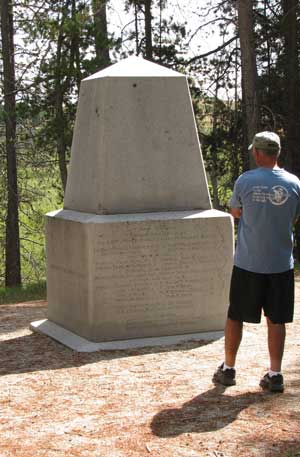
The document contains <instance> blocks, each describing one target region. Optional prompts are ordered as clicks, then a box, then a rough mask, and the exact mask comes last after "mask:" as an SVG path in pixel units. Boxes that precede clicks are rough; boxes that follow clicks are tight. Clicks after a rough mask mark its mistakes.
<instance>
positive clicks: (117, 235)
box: [32, 57, 233, 348]
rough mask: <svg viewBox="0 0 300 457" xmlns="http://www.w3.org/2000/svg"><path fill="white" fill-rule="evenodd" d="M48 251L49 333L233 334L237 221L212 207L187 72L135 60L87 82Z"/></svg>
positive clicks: (109, 337)
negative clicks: (228, 321) (229, 326)
mask: <svg viewBox="0 0 300 457" xmlns="http://www.w3.org/2000/svg"><path fill="white" fill-rule="evenodd" d="M46 245H47V298H48V319H49V320H48V321H47V322H46V323H43V324H41V325H32V328H33V329H35V330H37V331H41V329H43V331H44V332H45V333H46V334H47V332H48V334H49V335H50V336H53V337H54V338H56V336H57V335H60V334H61V333H62V334H63V335H66V334H67V335H69V336H68V338H67V340H68V341H69V343H68V345H69V346H70V344H71V343H70V338H69V337H70V334H69V333H68V332H71V333H72V334H75V335H77V337H76V338H75V340H76V343H74V344H75V346H76V345H77V344H79V343H78V341H81V340H80V338H84V339H85V340H88V342H89V343H86V342H83V343H82V341H81V343H82V344H83V346H84V345H86V344H88V345H92V346H89V347H90V348H92V347H95V346H93V345H94V344H99V343H101V342H106V341H119V340H128V339H137V338H154V337H166V336H171V335H180V334H181V335H183V334H194V333H198V332H210V331H213V330H220V329H223V327H224V321H225V313H226V309H227V304H228V288H229V278H230V273H231V267H232V258H233V221H232V217H231V216H230V215H229V214H226V213H223V212H220V211H215V210H212V209H211V201H210V197H209V191H208V187H207V181H206V176H205V170H204V166H203V160H202V155H201V149H200V144H199V140H198V135H197V129H196V124H195V119H194V114H193V109H192V103H191V98H190V94H189V89H188V85H187V80H186V77H185V76H184V75H182V74H180V73H176V72H174V71H171V70H168V69H166V68H164V67H161V66H159V65H156V64H153V63H151V62H147V61H145V60H143V59H140V58H135V57H134V58H129V59H126V60H124V61H122V62H120V63H118V64H116V65H113V66H111V67H109V68H107V69H105V70H103V71H101V72H99V73H96V74H95V75H92V76H91V77H89V78H86V79H85V80H84V81H83V82H82V85H81V89H80V98H79V104H78V110H77V116H76V124H75V129H74V137H73V143H72V152H71V164H70V169H69V175H68V182H67V188H66V195H65V201H64V209H63V210H59V211H54V212H52V213H49V214H48V215H47V217H46ZM46 330H47V331H46ZM64 332H67V333H64ZM54 335H56V336H54ZM64 338H65V336H64V337H63V340H62V342H64V341H65V339H64ZM72 338H73V337H72ZM72 338H71V340H72V341H73V340H74V338H73V339H72ZM57 339H59V338H57ZM81 343H80V344H81ZM64 344H65V343H64ZM72 344H73V343H72ZM70 347H71V346H70Z"/></svg>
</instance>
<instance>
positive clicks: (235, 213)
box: [230, 208, 242, 219]
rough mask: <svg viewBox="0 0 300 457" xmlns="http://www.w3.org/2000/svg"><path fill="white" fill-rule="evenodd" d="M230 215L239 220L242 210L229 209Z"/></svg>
mask: <svg viewBox="0 0 300 457" xmlns="http://www.w3.org/2000/svg"><path fill="white" fill-rule="evenodd" d="M230 214H231V215H232V216H233V217H235V218H236V219H239V218H240V217H241V215H242V208H231V209H230Z"/></svg>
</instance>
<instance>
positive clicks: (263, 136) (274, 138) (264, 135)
mask: <svg viewBox="0 0 300 457" xmlns="http://www.w3.org/2000/svg"><path fill="white" fill-rule="evenodd" d="M253 147H255V148H256V149H259V150H261V151H265V152H266V153H269V154H277V153H278V152H280V148H281V146H280V138H279V136H278V135H277V134H276V133H274V132H259V133H257V134H256V135H254V137H253V141H252V144H250V146H249V148H248V149H249V150H250V149H253Z"/></svg>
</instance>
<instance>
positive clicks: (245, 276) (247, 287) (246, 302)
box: [228, 266, 294, 324]
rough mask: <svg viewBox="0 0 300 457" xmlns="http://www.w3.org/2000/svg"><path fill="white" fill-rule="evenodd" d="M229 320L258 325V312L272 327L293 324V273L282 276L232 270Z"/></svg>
mask: <svg viewBox="0 0 300 457" xmlns="http://www.w3.org/2000/svg"><path fill="white" fill-rule="evenodd" d="M229 302H230V304H229V309H228V318H229V319H232V320H236V321H240V322H252V323H259V322H260V319H261V310H262V309H263V310H264V314H265V316H266V317H268V318H269V319H270V321H271V322H273V324H285V323H287V322H292V321H293V315H294V270H288V271H285V272H283V273H271V274H263V273H252V272H251V271H247V270H243V269H241V268H238V267H236V266H234V267H233V270H232V276H231V285H230V296H229Z"/></svg>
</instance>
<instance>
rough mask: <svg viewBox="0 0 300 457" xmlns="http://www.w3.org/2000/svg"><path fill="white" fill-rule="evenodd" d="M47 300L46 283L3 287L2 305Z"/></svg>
mask: <svg viewBox="0 0 300 457" xmlns="http://www.w3.org/2000/svg"><path fill="white" fill-rule="evenodd" d="M45 299H46V281H41V282H38V283H32V284H26V285H24V286H21V287H1V286H0V305H4V304H9V303H21V302H25V301H31V300H45Z"/></svg>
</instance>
